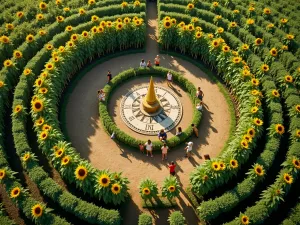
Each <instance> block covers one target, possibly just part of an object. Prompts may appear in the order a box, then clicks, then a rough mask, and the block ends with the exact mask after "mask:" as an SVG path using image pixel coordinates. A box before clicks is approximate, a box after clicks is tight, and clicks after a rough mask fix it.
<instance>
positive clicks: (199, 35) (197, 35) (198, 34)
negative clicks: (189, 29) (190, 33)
mask: <svg viewBox="0 0 300 225" xmlns="http://www.w3.org/2000/svg"><path fill="white" fill-rule="evenodd" d="M195 37H196V38H197V39H199V38H201V37H202V32H200V31H197V32H196V33H195Z"/></svg>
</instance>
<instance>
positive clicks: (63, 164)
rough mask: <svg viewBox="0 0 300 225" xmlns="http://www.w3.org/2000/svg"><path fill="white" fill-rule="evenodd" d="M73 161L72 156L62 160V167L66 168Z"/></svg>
mask: <svg viewBox="0 0 300 225" xmlns="http://www.w3.org/2000/svg"><path fill="white" fill-rule="evenodd" d="M70 161H71V158H70V156H64V157H63V158H62V159H61V165H62V166H66V165H68V164H69V163H70Z"/></svg>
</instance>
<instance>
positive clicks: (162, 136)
mask: <svg viewBox="0 0 300 225" xmlns="http://www.w3.org/2000/svg"><path fill="white" fill-rule="evenodd" d="M158 139H159V140H160V141H162V142H165V141H166V140H167V133H166V132H165V130H164V129H161V130H160V132H159V133H158Z"/></svg>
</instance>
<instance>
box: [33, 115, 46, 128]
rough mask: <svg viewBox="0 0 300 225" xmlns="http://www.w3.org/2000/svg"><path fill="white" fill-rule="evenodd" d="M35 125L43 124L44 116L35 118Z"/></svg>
mask: <svg viewBox="0 0 300 225" xmlns="http://www.w3.org/2000/svg"><path fill="white" fill-rule="evenodd" d="M34 124H35V125H36V126H42V125H43V124H44V118H43V117H40V118H39V119H37V120H36V121H35V123H34Z"/></svg>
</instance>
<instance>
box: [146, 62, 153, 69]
mask: <svg viewBox="0 0 300 225" xmlns="http://www.w3.org/2000/svg"><path fill="white" fill-rule="evenodd" d="M147 67H148V68H150V67H152V64H151V61H150V60H148V62H147Z"/></svg>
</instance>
